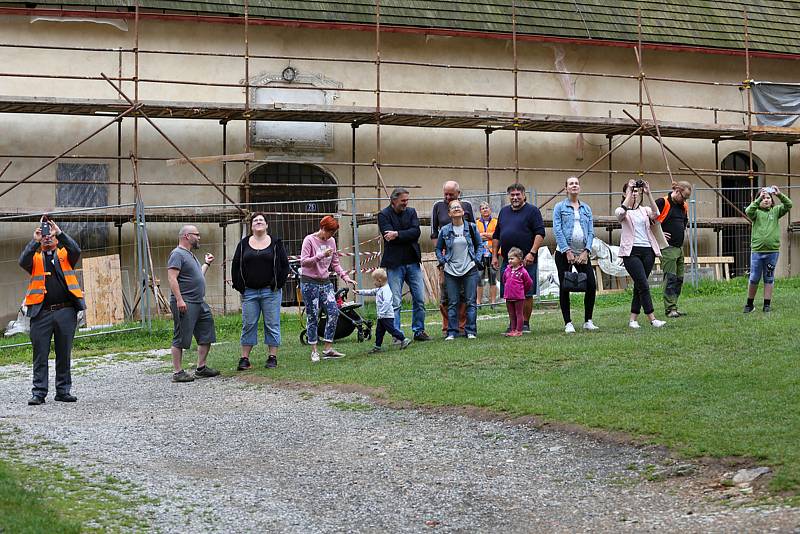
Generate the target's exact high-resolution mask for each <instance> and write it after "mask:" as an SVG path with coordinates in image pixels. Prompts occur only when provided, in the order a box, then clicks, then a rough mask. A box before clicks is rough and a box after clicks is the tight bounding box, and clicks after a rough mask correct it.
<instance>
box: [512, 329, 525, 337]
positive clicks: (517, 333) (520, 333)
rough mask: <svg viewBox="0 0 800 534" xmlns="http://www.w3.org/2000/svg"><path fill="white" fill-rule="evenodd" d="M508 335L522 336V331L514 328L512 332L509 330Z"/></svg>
mask: <svg viewBox="0 0 800 534" xmlns="http://www.w3.org/2000/svg"><path fill="white" fill-rule="evenodd" d="M509 336H511V337H522V331H521V330H514V331H513V332H511V333H510V334H509Z"/></svg>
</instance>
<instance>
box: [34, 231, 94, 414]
mask: <svg viewBox="0 0 800 534" xmlns="http://www.w3.org/2000/svg"><path fill="white" fill-rule="evenodd" d="M80 257H81V248H80V246H78V243H76V242H75V240H74V239H72V238H71V237H69V236H68V235H67V234H65V233H64V232H62V231H61V229H60V228H59V227H58V225H57V224H56V223H55V222H53V220H52V219H49V218H48V217H47V216H46V215H45V216H44V217H42V219H41V223H40V226H38V227H37V228H36V230H35V231H34V232H33V239H32V240H31V241H30V242H29V243H28V244H27V246H26V247H25V250H23V251H22V254H21V255H20V257H19V265H20V267H22V268H23V269H25V270H26V271H27V272H28V273H30V275H31V279H30V282H29V283H28V290H27V292H26V293H25V306H27V309H28V311H27V316H28V317H30V320H31V331H30V336H31V344H32V345H33V390H32V395H31V398H30V400H29V401H28V404H29V405H31V406H37V405H40V404H44V399H45V397H47V385H48V368H47V365H48V364H47V360H48V358H49V356H50V341H51V340H52V339H53V338H55V350H56V396H55V400H57V401H61V402H75V401H77V400H78V399H77V397H75V396H74V395H72V393H71V391H70V390H71V389H72V376H71V372H70V366H71V361H70V360H71V353H72V339H73V337H74V336H75V330H76V328H77V326H78V311H79V310H84V309H86V305H85V304H84V301H83V291H82V290H81V287H80V284H79V283H78V278H77V276H76V275H75V264H77V263H78V260H79V259H80Z"/></svg>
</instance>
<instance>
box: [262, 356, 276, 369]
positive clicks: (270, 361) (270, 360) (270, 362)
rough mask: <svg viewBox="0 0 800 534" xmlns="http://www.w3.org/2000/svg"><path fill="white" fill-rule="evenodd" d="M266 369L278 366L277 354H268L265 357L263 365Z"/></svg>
mask: <svg viewBox="0 0 800 534" xmlns="http://www.w3.org/2000/svg"><path fill="white" fill-rule="evenodd" d="M265 367H266V368H267V369H274V368H275V367H278V358H277V356H270V357H269V358H267V365H266V366H265Z"/></svg>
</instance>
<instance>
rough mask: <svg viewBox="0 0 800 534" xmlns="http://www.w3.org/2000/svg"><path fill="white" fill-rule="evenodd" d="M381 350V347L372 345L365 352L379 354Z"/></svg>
mask: <svg viewBox="0 0 800 534" xmlns="http://www.w3.org/2000/svg"><path fill="white" fill-rule="evenodd" d="M381 352H383V348H382V347H372V348H371V349H369V350H368V351H367V354H379V353H381Z"/></svg>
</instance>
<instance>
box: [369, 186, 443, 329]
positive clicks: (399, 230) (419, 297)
mask: <svg viewBox="0 0 800 534" xmlns="http://www.w3.org/2000/svg"><path fill="white" fill-rule="evenodd" d="M378 229H379V231H380V233H381V235H382V236H383V241H384V248H383V257H382V258H381V267H383V268H384V269H386V274H387V275H388V278H389V288H390V289H391V290H392V297H393V300H394V302H393V304H394V326H395V328H397V329H398V330H399V329H400V307H401V302H402V298H403V282H405V283H406V284H408V288H409V289H410V290H411V302H412V313H411V330H412V331H413V332H414V340H415V341H428V340H430V337H429V336H428V334H427V333H425V282H424V281H423V279H422V267H421V266H420V261H421V260H422V256H421V254H420V249H419V236H420V229H419V217H417V211H416V210H415V209H414V208H409V207H408V190H407V189H405V188H402V187H398V188H395V190H394V191H392V196H391V197H390V204H389V205H388V206H387V207H385V208H384V209H382V210H381V211H380V213H378Z"/></svg>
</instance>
